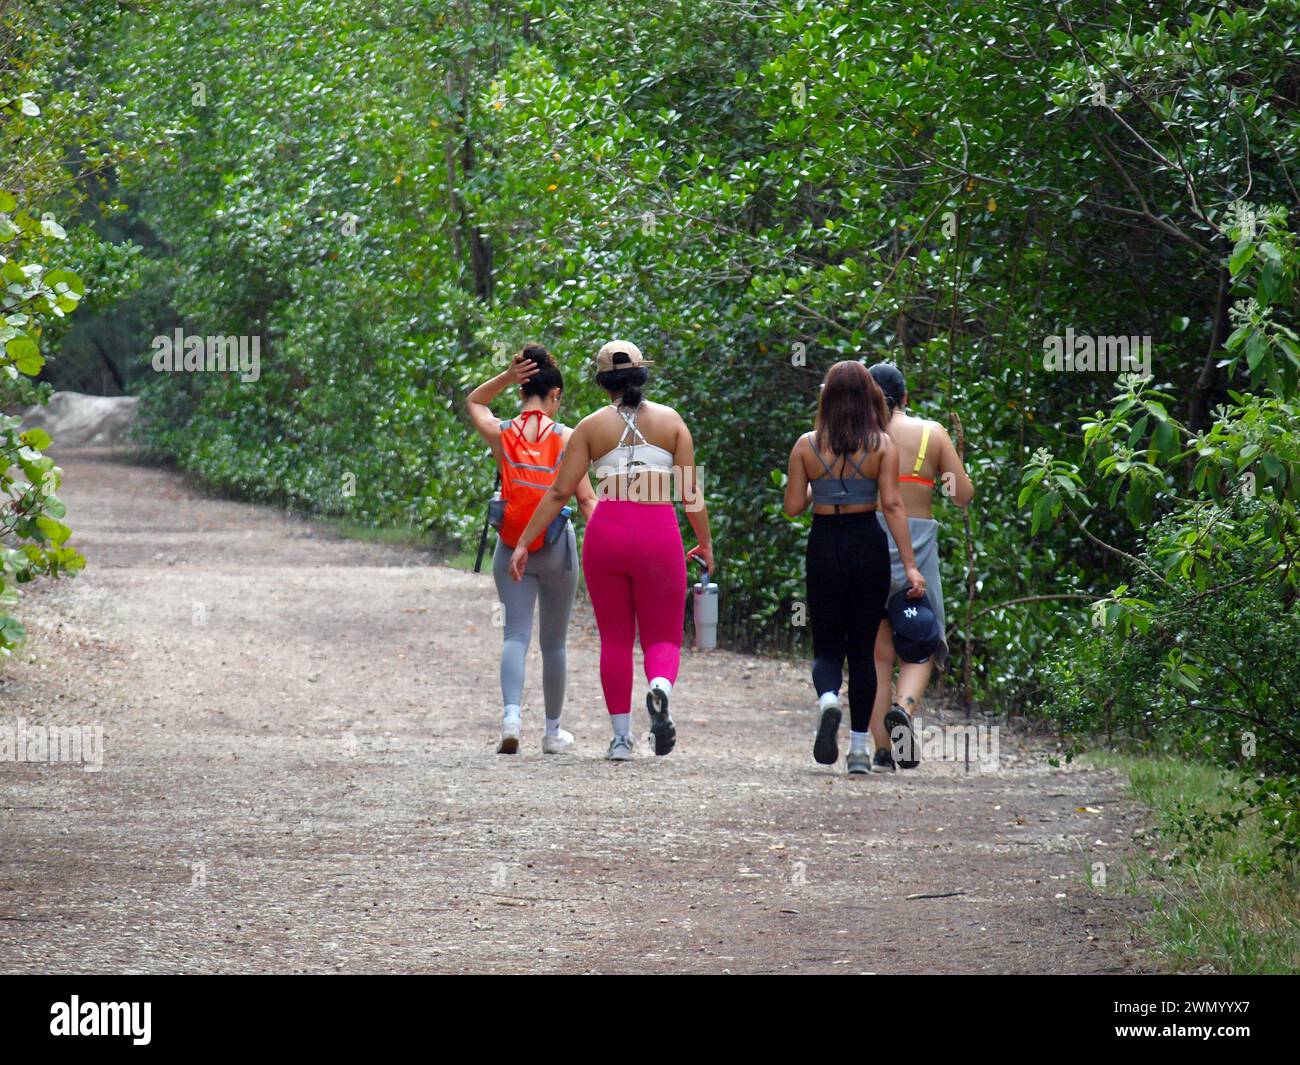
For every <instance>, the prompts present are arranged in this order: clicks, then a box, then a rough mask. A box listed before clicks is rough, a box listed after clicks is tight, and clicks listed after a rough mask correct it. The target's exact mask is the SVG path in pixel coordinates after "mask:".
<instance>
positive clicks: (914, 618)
mask: <svg viewBox="0 0 1300 1065" xmlns="http://www.w3.org/2000/svg"><path fill="white" fill-rule="evenodd" d="M886 609H887V610H888V611H889V624H890V625H892V626H893V628H894V650H895V651H897V652H898V657H899V658H901V659H902V660H903V661H904V662H925V661H927V660H928V659H929V657H930V656H931V655H932V654H934V649H935V648H936V647H938V646H939V641H940V640H942V639H943V632H942V631H941V630H940V628H939V619H938V617H937V616H936V615H935V613H934V607H933V606H932V605H931V603H930V597H929V596H928V595H923V596H921V598H920V599H908V598H907V589H906V588H902V589H900V590H899V591H897V592H895V593H894V594H893V595H891V596H890V597H889V603H888V604H887V607H886Z"/></svg>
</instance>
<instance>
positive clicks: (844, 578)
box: [805, 512, 889, 732]
mask: <svg viewBox="0 0 1300 1065" xmlns="http://www.w3.org/2000/svg"><path fill="white" fill-rule="evenodd" d="M805 565H806V572H807V574H808V620H809V622H810V623H811V625H812V641H813V667H812V675H813V686H814V687H815V688H816V689H817V694H818V695H819V696H820V695H822V694H824V693H826V692H832V691H833V692H838V691H839V690H840V684H841V682H842V681H843V679H844V659H845V658H846V657H847V658H848V660H849V719H850V721H851V722H852V728H853V731H854V732H866V731H867V730H868V728H870V726H871V706H872V704H873V703H874V702H875V701H876V656H875V649H876V630H877V629H879V628H880V622H881V619H882V618H884V616H885V600H886V599H887V598H888V597H889V542H888V541H887V540H886V538H885V531H884V529H882V528H881V527H880V522H879V521H877V520H876V515H875V514H874V513H871V512H867V513H865V514H814V515H813V523H812V531H811V532H809V534H808V552H807V556H806V560H805Z"/></svg>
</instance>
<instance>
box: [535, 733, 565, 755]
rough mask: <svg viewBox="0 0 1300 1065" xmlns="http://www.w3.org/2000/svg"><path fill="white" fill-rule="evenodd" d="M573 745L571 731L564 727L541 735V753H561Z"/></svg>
mask: <svg viewBox="0 0 1300 1065" xmlns="http://www.w3.org/2000/svg"><path fill="white" fill-rule="evenodd" d="M572 746H573V733H572V732H569V731H568V730H566V729H560V731H559V732H557V733H555V734H554V735H550V734H547V735H545V736H543V737H542V754H563V753H564V752H565V751H567V750H568V749H569V748H570V747H572Z"/></svg>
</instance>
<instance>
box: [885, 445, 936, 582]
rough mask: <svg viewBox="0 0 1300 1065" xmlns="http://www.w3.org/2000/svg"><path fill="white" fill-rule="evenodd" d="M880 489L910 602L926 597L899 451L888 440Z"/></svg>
mask: <svg viewBox="0 0 1300 1065" xmlns="http://www.w3.org/2000/svg"><path fill="white" fill-rule="evenodd" d="M876 483H877V484H878V485H879V487H880V512H881V513H882V514H884V515H885V523H886V524H887V525H888V526H889V532H890V534H891V535H892V536H893V537H894V543H896V544H897V545H898V557H899V560H900V561H901V562H902V563H903V572H904V573H906V574H907V580H908V583H909V584H910V585H911V586H912V587H911V588H909V589H908V592H907V597H908V598H909V599H920V598H921V596H923V595H924V594H925V578H924V577H922V576H921V571H920V570H919V569H917V568H916V555H915V553H914V552H913V551H912V531H911V529H910V528H909V527H908V524H907V507H906V506H904V505H903V497H902V495H900V494H899V491H898V448H897V447H895V446H894V442H893V441H892V440H890V439H889V438H888V437H886V438H885V449H884V453H883V454H882V455H881V456H880V472H879V473H878V474H877V475H876Z"/></svg>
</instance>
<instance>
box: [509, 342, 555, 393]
mask: <svg viewBox="0 0 1300 1065" xmlns="http://www.w3.org/2000/svg"><path fill="white" fill-rule="evenodd" d="M519 354H520V357H521V358H524V359H527V360H528V361H529V362H531V363H533V364H534V365H535V366H536V367H537V373H535V374H533V376H532V377H530V378H529V379H528V380H527V381H525V382H524V383H523V384H522V385H520V386H519V388H520V390H521V391H522V392H523V394H524V395H525V396H537V397H539V398H541V399H545V398H546V397H547V396H549V395H550V394H551V390H552V389H555V388H558V389H559V390H560V391H561V392H563V391H564V378H563V377H562V376H560V368H559V367H558V366H556V365H555V360H554V359H553V358H551V353H550V352H549V351H547V350H546V349H545V348H544V347H542V345H541V344H525V345H524V349H523V351H521V352H520V353H519Z"/></svg>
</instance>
